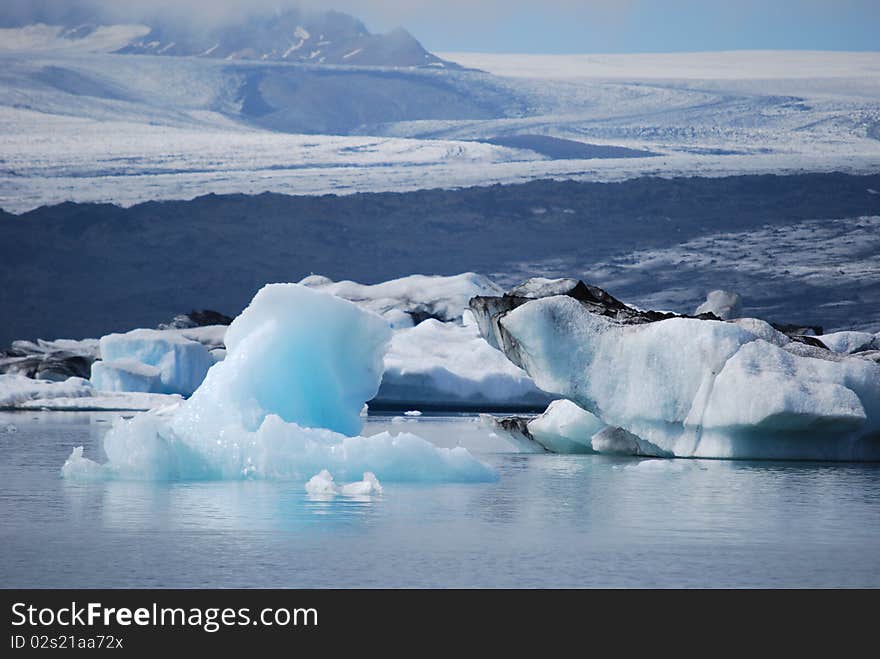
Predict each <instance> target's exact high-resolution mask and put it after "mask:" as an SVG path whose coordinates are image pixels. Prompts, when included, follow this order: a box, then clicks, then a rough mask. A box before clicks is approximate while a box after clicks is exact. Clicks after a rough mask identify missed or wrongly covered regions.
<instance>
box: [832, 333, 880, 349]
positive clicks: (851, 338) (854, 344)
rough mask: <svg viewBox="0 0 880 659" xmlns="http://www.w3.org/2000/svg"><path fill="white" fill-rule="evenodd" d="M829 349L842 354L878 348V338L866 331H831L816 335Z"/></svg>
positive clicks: (879, 340) (879, 341) (879, 346)
mask: <svg viewBox="0 0 880 659" xmlns="http://www.w3.org/2000/svg"><path fill="white" fill-rule="evenodd" d="M816 338H817V339H819V340H820V341H821V342H822V343H824V344H825V345H826V346H828V349H829V350H833V351H834V352H839V353H843V354H847V355H849V354H852V353H854V352H862V351H867V350H880V339H878V338H876V337H875V336H874V335H873V334H868V333H867V332H833V333H831V334H823V335H822V336H817V337H816Z"/></svg>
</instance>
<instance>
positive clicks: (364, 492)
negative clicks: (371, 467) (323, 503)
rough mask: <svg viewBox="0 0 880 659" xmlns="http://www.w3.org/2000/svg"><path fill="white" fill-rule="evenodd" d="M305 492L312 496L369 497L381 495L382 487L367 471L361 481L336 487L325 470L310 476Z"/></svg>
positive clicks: (374, 476)
mask: <svg viewBox="0 0 880 659" xmlns="http://www.w3.org/2000/svg"><path fill="white" fill-rule="evenodd" d="M306 492H308V493H309V494H311V495H313V496H334V495H337V494H343V495H346V496H370V495H376V494H382V485H381V484H380V483H379V479H378V478H376V475H375V474H373V473H371V472H369V471H367V472H365V473H364V478H363V480H361V481H357V482H354V483H346V484H345V485H337V483H336V482H335V481H334V480H333V476H332V475H331V474H330V472H329V471H327V470H326V469H322V470H321V471H320V472H319V473H317V474H315V475H314V476H312V477H311V478H310V479H309V481H308V482H307V483H306Z"/></svg>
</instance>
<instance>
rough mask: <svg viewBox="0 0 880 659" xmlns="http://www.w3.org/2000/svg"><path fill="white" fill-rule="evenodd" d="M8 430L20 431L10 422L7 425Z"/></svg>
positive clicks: (10, 431)
mask: <svg viewBox="0 0 880 659" xmlns="http://www.w3.org/2000/svg"><path fill="white" fill-rule="evenodd" d="M6 432H8V433H13V432H18V428H17V427H16V426H14V425H13V424H11V423H10V424H9V425H8V426H6Z"/></svg>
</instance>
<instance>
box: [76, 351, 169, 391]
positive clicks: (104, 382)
mask: <svg viewBox="0 0 880 659" xmlns="http://www.w3.org/2000/svg"><path fill="white" fill-rule="evenodd" d="M91 382H92V385H93V386H94V387H95V389H98V390H100V391H140V392H145V393H161V392H162V389H163V385H162V372H161V371H160V370H159V369H158V368H157V367H155V366H150V365H149V364H144V363H143V362H139V361H136V360H134V359H117V360H115V361H96V362H95V363H94V364H92V377H91Z"/></svg>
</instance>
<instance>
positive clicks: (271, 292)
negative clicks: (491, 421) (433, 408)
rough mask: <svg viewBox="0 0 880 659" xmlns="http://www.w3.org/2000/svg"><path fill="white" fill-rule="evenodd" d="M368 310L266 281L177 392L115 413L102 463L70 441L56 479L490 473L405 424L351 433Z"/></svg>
mask: <svg viewBox="0 0 880 659" xmlns="http://www.w3.org/2000/svg"><path fill="white" fill-rule="evenodd" d="M390 334H391V330H390V329H389V326H388V323H387V322H386V321H385V320H384V319H382V318H381V317H380V316H378V315H376V314H374V313H372V312H369V311H365V310H363V309H361V308H359V307H358V306H356V305H355V304H352V303H350V302H348V301H345V300H342V299H340V298H337V297H334V296H332V295H329V294H327V293H323V292H320V291H317V290H313V289H311V288H309V287H306V286H302V285H298V284H269V285H267V286H265V287H263V288H262V289H261V290H260V291H259V292H258V293H257V295H256V296H255V297H254V299H253V300H252V302H251V303H250V305H249V306H248V307H247V309H245V310H244V311H243V312H242V314H241V315H240V316H239V317H238V318H236V319H235V321H233V323H232V325H231V326H230V327H229V330H228V331H227V333H226V358H225V359H224V360H223V361H221V362H218V363H216V364H215V365H214V366H212V367H211V368H210V370H209V371H208V374H207V376H206V377H205V379H204V382H203V383H202V384H201V386H200V387H199V388H198V389H197V390H196V391H195V392H194V393H193V395H192V396H191V397H190V398H189V399H188V400H186V401H184V402H182V403H179V404H177V405H173V406H169V407H166V408H162V409H159V410H154V411H151V412H146V413H144V414H140V415H137V416H135V417H133V418H131V419H128V420H126V419H118V420H117V421H116V422H115V423H114V425H113V427H112V428H111V429H110V430H109V431H108V433H107V435H106V436H105V438H104V452H105V453H106V455H107V459H108V460H107V462H106V463H105V464H103V465H99V464H97V463H95V462H93V461H92V460H89V459H88V458H86V457H84V455H83V452H82V451H79V450H74V452H73V453H72V454H71V456H70V458H69V459H68V460H67V462H66V463H65V464H64V466H63V468H62V474H63V475H64V477H66V478H85V479H93V478H119V479H143V480H195V479H262V478H267V479H301V480H306V479H308V478H309V477H310V476H312V475H314V474H316V473H320V472H321V470H324V469H326V470H327V471H328V472H329V473H331V474H332V475H333V476H334V477H335V478H338V479H340V480H342V481H351V480H353V479H355V478H359V477H361V476H362V475H363V474H364V473H366V472H370V473H372V474H374V475H375V476H376V477H377V478H379V479H381V480H383V481H385V480H389V481H422V480H427V481H438V482H443V481H458V482H466V481H491V480H494V479H495V478H496V475H495V472H494V471H493V470H492V469H491V468H490V467H488V466H487V465H485V464H483V463H482V462H480V461H478V460H476V459H475V458H474V457H473V456H472V455H471V454H470V453H469V452H468V451H467V450H465V449H463V448H460V447H456V448H452V449H443V448H437V447H435V446H434V445H433V444H430V443H429V442H426V441H425V440H423V439H421V438H419V437H417V436H415V435H412V434H406V433H400V434H397V435H392V434H390V433H387V432H386V433H381V434H378V435H374V436H370V437H361V436H358V435H357V433H358V432H360V430H361V425H362V418H361V416H360V413H361V410H362V408H363V406H364V403H365V402H366V401H368V400H370V399H371V398H373V396H374V395H375V393H376V391H377V390H378V388H379V383H380V380H381V377H382V371H383V354H384V351H385V348H386V345H387V343H388V341H389V339H390Z"/></svg>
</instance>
